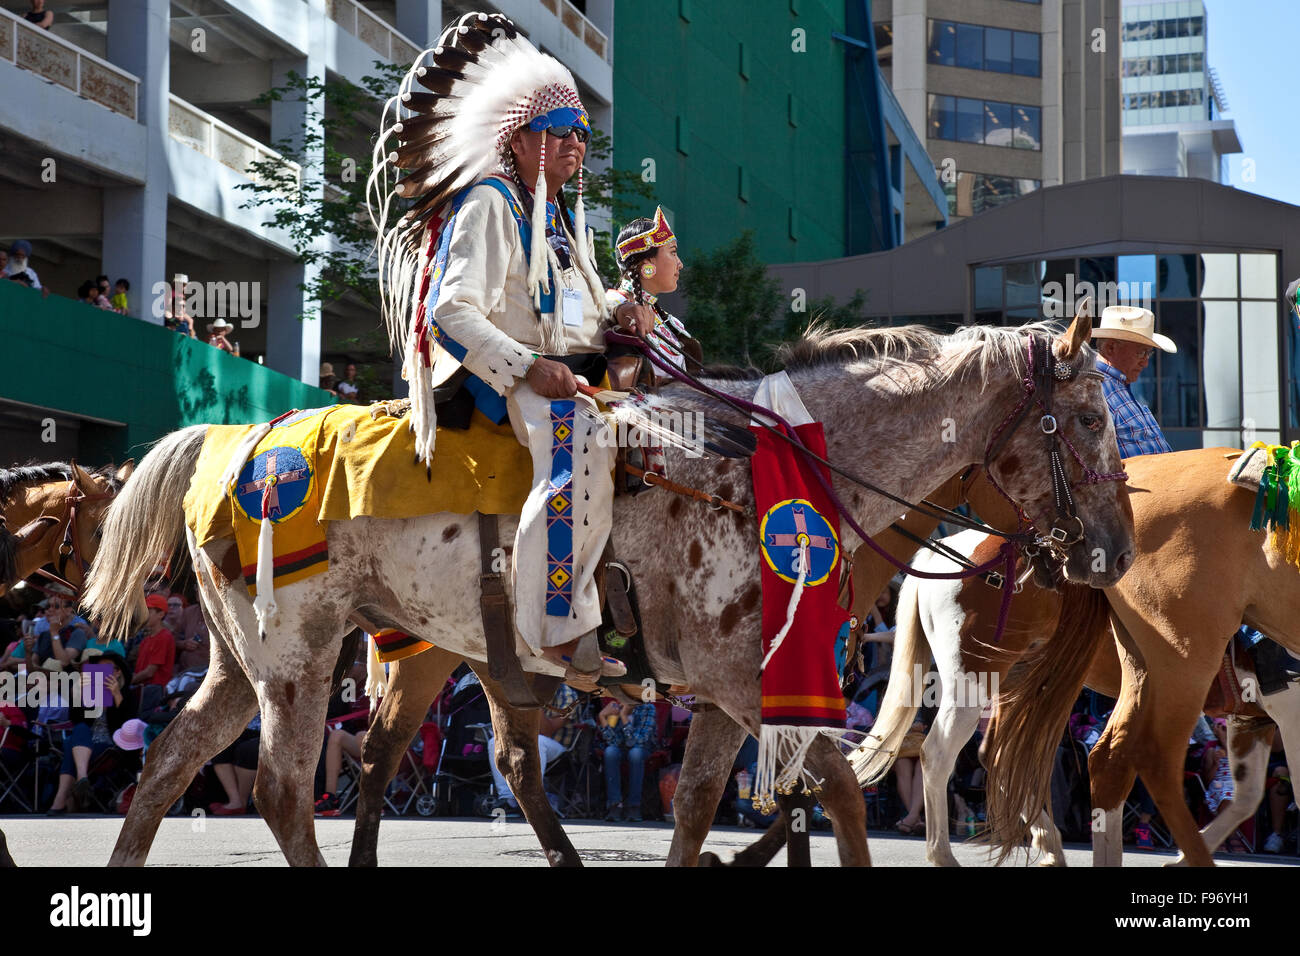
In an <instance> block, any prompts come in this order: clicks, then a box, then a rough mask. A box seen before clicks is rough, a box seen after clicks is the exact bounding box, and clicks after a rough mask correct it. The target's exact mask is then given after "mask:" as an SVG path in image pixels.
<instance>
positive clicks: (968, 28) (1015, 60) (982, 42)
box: [926, 20, 1042, 76]
mask: <svg viewBox="0 0 1300 956" xmlns="http://www.w3.org/2000/svg"><path fill="white" fill-rule="evenodd" d="M926 59H927V61H928V62H930V63H933V64H935V65H936V66H959V67H962V68H964V69H968V70H987V71H989V72H992V73H1015V74H1018V75H1019V76H1041V75H1042V38H1041V37H1040V36H1039V35H1038V34H1037V33H1027V32H1025V31H1023V30H1003V29H1000V28H998V27H982V26H977V25H975V24H970V23H954V22H952V21H950V20H931V21H930V43H929V48H928V50H927V53H926Z"/></svg>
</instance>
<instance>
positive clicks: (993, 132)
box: [984, 102, 1015, 146]
mask: <svg viewBox="0 0 1300 956" xmlns="http://www.w3.org/2000/svg"><path fill="white" fill-rule="evenodd" d="M1014 134H1015V130H1014V129H1013V127H1012V125H1011V104H1010V103H988V102H986V103H985V104H984V143H985V145H987V146H1011V145H1013V143H1012V138H1013V136H1014Z"/></svg>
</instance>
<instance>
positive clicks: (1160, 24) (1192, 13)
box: [1121, 0, 1241, 183]
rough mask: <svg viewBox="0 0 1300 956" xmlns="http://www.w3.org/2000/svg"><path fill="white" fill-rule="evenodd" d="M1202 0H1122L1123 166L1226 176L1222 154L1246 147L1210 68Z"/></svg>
mask: <svg viewBox="0 0 1300 956" xmlns="http://www.w3.org/2000/svg"><path fill="white" fill-rule="evenodd" d="M1208 36H1209V31H1208V23H1207V18H1206V15H1205V4H1204V3H1202V2H1201V0H1175V2H1170V3H1149V2H1139V0H1124V61H1123V65H1122V68H1121V73H1122V92H1123V109H1124V140H1123V146H1124V172H1126V173H1134V174H1138V175H1145V176H1196V177H1198V178H1200V179H1209V180H1211V181H1213V182H1216V183H1221V182H1223V180H1224V175H1223V157H1224V156H1226V155H1228V154H1229V153H1240V152H1241V141H1240V140H1239V139H1238V138H1237V129H1236V125H1235V124H1234V123H1233V121H1232V120H1230V119H1224V118H1223V117H1222V114H1223V113H1224V111H1225V110H1226V109H1227V105H1226V104H1225V102H1224V95H1223V88H1222V87H1221V86H1220V84H1219V79H1218V76H1217V75H1216V74H1215V72H1214V70H1213V69H1212V68H1211V66H1210V63H1209V57H1208V54H1207V50H1208V47H1209V40H1208Z"/></svg>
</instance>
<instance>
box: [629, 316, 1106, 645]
mask: <svg viewBox="0 0 1300 956" xmlns="http://www.w3.org/2000/svg"><path fill="white" fill-rule="evenodd" d="M605 338H606V341H607V342H609V343H613V344H619V345H628V346H631V347H633V348H636V349H638V350H640V351H641V352H642V353H643V354H645V355H646V357H647V358H649V359H650V361H651V362H652V363H654V364H655V365H657V366H658V367H659V368H660V369H662V370H663V371H664V372H665V373H666V374H667V375H669V376H670V377H672V378H674V379H676V380H677V381H680V382H682V383H684V384H686V385H688V386H690V387H691V388H693V389H695V390H696V391H698V392H701V393H703V394H705V395H708V396H710V397H712V398H715V399H717V400H719V401H721V402H723V403H724V404H726V405H728V406H730V407H731V408H733V409H735V410H736V411H738V412H741V413H743V414H745V415H747V416H749V417H751V419H752V420H754V421H757V422H758V423H759V424H760V425H761V426H762V427H763V428H765V429H767V430H769V431H770V432H772V433H773V434H774V435H776V436H777V437H779V438H781V439H782V440H784V441H786V442H787V443H789V444H790V445H792V446H793V447H794V448H795V449H796V450H797V451H799V452H800V453H801V454H802V455H803V456H804V457H805V458H806V459H808V460H809V461H810V462H812V463H813V464H814V465H821V466H823V468H825V469H826V470H827V471H830V472H835V473H836V474H838V475H840V476H841V477H843V478H845V479H846V480H848V481H850V482H852V483H853V484H856V485H858V486H859V487H861V488H863V489H865V490H867V491H870V492H872V493H874V494H877V495H880V496H882V497H885V498H888V499H889V500H891V501H894V502H896V503H898V504H900V505H903V506H904V507H906V508H907V509H908V510H912V511H917V512H920V513H921V514H925V515H927V516H929V517H933V518H938V519H939V520H940V521H944V522H947V523H949V524H952V525H955V526H958V527H962V528H967V529H973V530H978V531H980V532H982V533H984V534H989V535H994V536H996V537H1000V538H1002V539H1003V543H1002V546H1001V547H1000V548H999V549H998V553H997V554H996V555H995V556H994V557H993V558H991V559H989V560H988V561H986V562H984V563H982V564H978V565H977V564H974V563H973V562H971V561H970V560H969V559H968V558H966V557H965V556H964V555H961V554H960V553H958V552H956V551H954V550H953V549H952V548H949V547H947V546H944V545H941V544H937V543H936V542H932V541H929V540H924V541H923V542H922V544H923V545H924V546H925V547H927V548H930V549H931V550H933V551H935V552H936V553H938V554H941V555H942V556H943V557H945V558H947V559H948V560H950V561H953V562H954V563H956V564H957V565H958V566H959V567H960V568H962V570H960V571H953V572H942V571H922V570H920V569H919V568H915V567H912V566H910V565H908V564H907V563H906V562H903V561H900V560H899V559H897V558H895V557H894V556H893V555H892V554H890V553H889V552H888V551H886V550H885V549H884V548H883V547H881V546H880V545H879V544H877V543H876V541H875V540H874V539H873V538H872V536H871V535H869V534H867V533H866V532H865V531H864V530H863V529H862V527H861V526H860V525H859V524H858V523H857V521H856V519H855V518H854V517H853V515H852V514H851V513H850V512H849V509H848V508H847V507H846V506H845V505H844V503H843V501H841V500H840V497H839V495H837V494H836V493H835V490H834V488H832V487H831V483H830V481H829V479H828V478H827V477H826V476H825V475H824V474H823V470H822V468H818V467H813V468H810V469H809V470H810V471H811V472H812V473H813V475H814V476H815V477H816V478H817V481H818V482H819V483H820V484H821V486H822V489H823V490H824V491H825V492H826V495H827V497H828V498H829V499H830V501H831V502H832V503H833V504H834V505H835V508H836V510H837V511H838V512H839V514H840V516H841V517H842V518H843V519H844V521H845V522H846V523H847V524H848V525H849V527H850V528H852V529H853V531H854V532H855V533H856V534H857V535H858V537H859V538H861V539H862V541H863V542H864V543H865V544H867V545H868V546H869V547H870V548H871V549H872V550H873V551H875V552H876V554H878V555H880V556H881V557H882V558H884V559H885V560H886V561H888V562H889V563H890V564H892V565H893V566H894V567H895V568H897V569H898V570H899V571H901V572H902V573H904V574H908V575H912V576H914V577H918V578H925V579H937V580H958V579H964V578H968V577H974V576H976V575H986V576H987V577H986V579H987V580H989V581H990V583H995V581H996V586H998V587H1000V588H1002V590H1003V595H1002V607H1001V610H1000V612H999V615H998V626H997V638H998V639H1000V637H1001V635H1002V631H1003V629H1004V628H1005V626H1006V620H1007V616H1008V614H1009V611H1010V606H1011V595H1012V593H1013V588H1012V587H1011V586H1010V585H1011V582H1012V581H1014V580H1015V577H1016V565H1017V556H1018V553H1019V552H1022V551H1023V552H1024V553H1025V555H1026V557H1027V558H1029V560H1030V561H1031V562H1034V563H1039V564H1045V563H1047V562H1050V563H1051V564H1052V565H1054V566H1055V569H1059V568H1060V567H1061V566H1062V565H1063V564H1064V561H1065V556H1066V552H1065V549H1066V548H1067V547H1068V546H1069V545H1072V544H1075V543H1076V542H1078V541H1080V540H1082V539H1083V537H1084V533H1085V529H1084V525H1083V521H1082V519H1080V518H1079V516H1078V513H1077V511H1076V510H1075V506H1074V496H1073V494H1072V493H1071V488H1072V487H1075V486H1077V484H1098V483H1101V482H1106V481H1122V480H1126V479H1127V478H1128V475H1127V474H1125V473H1124V472H1122V471H1120V472H1112V473H1107V474H1102V473H1099V472H1097V471H1095V470H1094V469H1092V468H1091V467H1089V466H1088V464H1087V463H1086V462H1085V461H1084V460H1083V458H1082V456H1081V455H1080V454H1079V452H1078V450H1077V449H1076V448H1075V447H1074V445H1073V444H1072V443H1071V442H1070V440H1069V439H1068V438H1067V437H1066V436H1065V435H1064V434H1063V433H1062V432H1061V430H1060V425H1059V423H1058V422H1057V420H1056V417H1055V415H1054V414H1053V412H1052V409H1053V393H1054V391H1055V387H1056V384H1057V383H1058V382H1067V381H1071V380H1072V379H1074V378H1075V376H1076V375H1077V374H1078V373H1077V371H1076V370H1075V368H1074V367H1073V366H1072V365H1070V364H1068V363H1065V362H1055V361H1053V360H1052V355H1051V347H1052V345H1051V339H1050V337H1048V336H1046V335H1042V334H1033V333H1031V334H1029V335H1027V339H1028V341H1027V343H1026V372H1025V377H1024V378H1023V379H1021V382H1020V385H1021V396H1020V400H1019V401H1018V402H1017V403H1016V405H1015V407H1013V408H1012V410H1011V412H1010V413H1009V414H1008V415H1007V417H1006V418H1005V419H1003V421H1002V422H1001V423H1000V424H999V425H998V427H997V428H996V429H995V430H994V432H993V434H992V435H991V437H990V440H989V443H988V445H987V446H986V448H985V454H984V471H985V474H986V475H988V478H989V481H990V483H991V484H992V485H993V487H994V488H996V489H997V490H998V492H999V493H1000V494H1001V495H1002V496H1003V497H1004V498H1006V499H1007V501H1009V502H1010V503H1011V505H1012V506H1013V507H1014V508H1015V511H1016V514H1017V516H1018V517H1019V521H1020V527H1019V528H1018V529H1017V530H1016V531H1014V532H1008V531H1000V530H998V529H997V528H994V527H992V526H990V525H987V524H985V523H984V522H982V521H979V520H977V519H975V518H971V517H968V516H967V515H963V514H961V513H960V512H957V511H954V510H952V509H949V508H945V507H943V506H941V505H937V504H935V503H934V502H932V501H928V500H923V501H921V502H919V503H916V502H909V501H907V500H906V499H904V498H902V497H900V496H899V495H895V494H893V493H892V492H890V491H887V490H885V489H884V488H880V487H878V486H877V485H875V484H873V483H872V482H870V481H867V480H866V479H864V478H862V477H860V476H857V475H854V474H852V473H850V472H848V471H846V470H845V469H843V468H841V467H839V466H837V465H835V464H833V463H831V462H830V461H827V460H826V459H825V458H823V457H822V456H821V455H818V454H817V453H816V452H814V451H812V450H811V449H810V448H808V447H807V446H806V445H804V443H803V442H802V441H801V440H800V439H799V437H798V435H797V434H796V433H795V430H794V427H793V426H792V425H791V424H790V423H789V422H787V421H786V420H785V419H784V418H782V417H781V416H780V415H778V414H777V413H776V412H774V411H772V410H771V409H769V408H764V407H763V406H761V405H758V404H756V403H754V402H751V401H748V400H746V399H743V398H739V397H737V396H735V395H728V394H727V393H725V392H721V391H718V390H717V389H715V388H712V387H711V386H709V385H706V384H704V383H703V382H701V381H699V380H698V379H696V378H695V377H694V376H692V375H690V374H689V373H688V372H685V371H684V370H682V369H680V368H678V367H677V366H676V365H675V364H674V363H673V362H672V361H671V360H669V359H668V358H667V357H666V356H664V355H663V354H662V353H661V352H660V351H659V350H658V348H657V347H656V346H655V345H654V343H653V342H651V341H649V340H647V339H644V338H642V337H641V336H639V335H631V334H627V333H623V332H618V331H609V332H606V334H605ZM1084 374H1086V375H1095V374H1097V373H1094V372H1088V373H1084ZM1098 377H1100V376H1098ZM1034 405H1037V406H1038V407H1039V408H1040V409H1041V410H1042V412H1043V414H1042V417H1041V418H1040V419H1039V427H1040V429H1041V431H1042V433H1043V436H1044V448H1045V451H1046V453H1047V455H1048V462H1049V468H1050V472H1051V475H1052V492H1053V502H1054V506H1055V515H1054V517H1053V522H1052V527H1051V530H1050V531H1049V533H1048V534H1046V535H1044V534H1041V533H1039V532H1038V531H1037V530H1036V529H1035V528H1034V525H1033V522H1032V521H1031V520H1030V519H1029V517H1028V515H1026V514H1025V512H1024V510H1023V509H1022V508H1021V507H1020V506H1019V505H1018V504H1017V503H1016V502H1015V500H1014V499H1012V498H1011V496H1010V495H1008V494H1007V493H1006V491H1005V490H1004V489H1003V488H1001V487H1000V486H999V485H998V483H997V481H996V479H994V477H993V475H992V473H991V471H990V470H989V467H988V466H989V465H990V464H991V463H992V462H993V461H994V460H995V458H996V456H997V455H998V454H999V453H1000V452H1001V451H1002V450H1003V449H1004V448H1005V447H1006V444H1007V442H1008V441H1009V440H1010V438H1011V436H1012V435H1013V434H1014V433H1015V431H1016V430H1017V429H1018V428H1019V427H1020V425H1021V423H1022V422H1024V421H1025V419H1026V418H1027V417H1028V414H1029V411H1030V409H1031V408H1032V407H1033V406H1034ZM765 419H766V420H765ZM1061 441H1064V443H1065V445H1066V448H1067V449H1069V451H1070V453H1071V455H1073V457H1074V459H1075V460H1076V461H1077V462H1078V463H1079V465H1080V467H1081V468H1082V469H1083V474H1084V477H1083V480H1082V481H1081V482H1078V483H1076V484H1075V485H1072V484H1071V482H1070V480H1069V478H1068V476H1067V475H1066V474H1065V468H1064V465H1063V464H1062V461H1061V454H1060V446H1059V442H1061ZM1071 525H1073V526H1074V527H1073V528H1071ZM892 527H893V528H894V529H895V530H899V531H901V530H902V529H900V528H899V527H898V525H893V526H892ZM906 536H907V537H909V538H912V539H913V540H916V538H917V537H918V536H913V535H910V534H907V535H906ZM999 565H1000V566H1001V567H1002V571H1001V572H998V571H997V570H996V569H997V568H998V566H999ZM1017 590H1018V588H1017Z"/></svg>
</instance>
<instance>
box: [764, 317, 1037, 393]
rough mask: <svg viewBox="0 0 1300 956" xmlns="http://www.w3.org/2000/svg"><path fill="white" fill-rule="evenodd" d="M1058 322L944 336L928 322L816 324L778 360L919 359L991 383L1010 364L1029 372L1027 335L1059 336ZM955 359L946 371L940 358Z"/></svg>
mask: <svg viewBox="0 0 1300 956" xmlns="http://www.w3.org/2000/svg"><path fill="white" fill-rule="evenodd" d="M1060 332H1061V327H1060V326H1059V325H1058V324H1056V323H1052V322H1033V323H1030V324H1028V325H1020V326H991V325H966V326H962V327H961V328H959V329H957V330H956V331H955V332H953V333H952V334H951V335H942V334H940V333H938V332H936V331H934V330H933V329H930V328H926V327H925V326H923V325H903V326H893V327H891V326H874V327H873V326H852V327H849V328H840V329H837V328H832V327H830V326H826V325H821V324H817V323H814V324H812V325H810V326H809V327H808V328H807V329H805V330H804V332H803V334H802V335H801V336H800V337H799V338H797V339H795V340H794V341H792V342H786V343H783V344H782V345H780V346H778V347H777V350H776V360H777V362H778V363H779V364H780V365H781V366H782V367H783V368H784V369H785V370H786V371H787V372H789V371H796V370H799V369H810V368H817V367H820V366H827V365H844V364H847V363H850V362H858V361H870V362H876V363H879V364H914V365H917V366H919V367H920V368H921V369H922V370H923V371H924V372H926V373H927V374H930V375H941V376H942V378H962V377H966V376H969V375H974V376H976V377H977V378H978V382H979V385H980V387H981V388H984V387H987V386H988V385H989V383H990V381H991V380H992V378H993V377H994V375H995V374H996V373H997V372H998V370H999V369H1005V368H1006V367H1007V366H1008V365H1009V366H1010V367H1011V368H1013V369H1015V370H1016V373H1017V374H1024V372H1025V367H1026V366H1025V342H1024V337H1025V336H1026V335H1052V336H1055V335H1058V334H1060ZM944 355H947V356H949V357H950V358H951V359H952V361H951V363H950V364H949V365H948V366H947V368H946V370H944V371H942V372H941V371H940V369H939V368H938V367H937V360H938V359H939V358H940V357H941V356H944Z"/></svg>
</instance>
